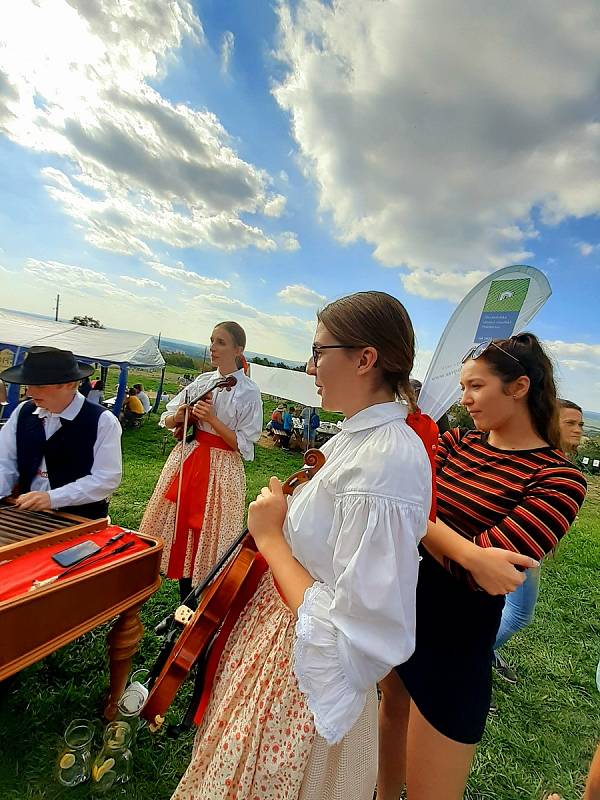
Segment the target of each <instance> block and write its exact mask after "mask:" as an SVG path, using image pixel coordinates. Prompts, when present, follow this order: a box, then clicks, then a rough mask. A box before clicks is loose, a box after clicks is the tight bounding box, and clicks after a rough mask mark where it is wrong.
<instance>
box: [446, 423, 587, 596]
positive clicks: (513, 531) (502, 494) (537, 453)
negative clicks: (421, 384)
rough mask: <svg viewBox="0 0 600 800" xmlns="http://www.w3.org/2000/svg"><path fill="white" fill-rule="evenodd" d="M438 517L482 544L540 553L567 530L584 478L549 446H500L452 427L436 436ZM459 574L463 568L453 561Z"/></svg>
mask: <svg viewBox="0 0 600 800" xmlns="http://www.w3.org/2000/svg"><path fill="white" fill-rule="evenodd" d="M436 467H437V469H436V474H437V503H438V507H437V514H438V517H439V518H440V519H441V520H442V521H443V522H445V523H446V524H447V525H449V526H450V527H451V528H453V529H454V530H455V531H457V532H458V533H460V534H462V535H463V536H464V537H465V538H467V539H471V540H472V541H474V542H475V543H476V544H478V545H480V546H481V547H502V548H504V549H505V550H513V551H515V552H518V553H523V554H524V555H528V556H532V557H533V558H535V559H540V558H542V556H544V555H545V554H546V553H549V552H550V551H551V550H552V549H553V548H554V547H555V546H556V544H557V543H558V541H559V540H560V539H561V537H562V536H564V535H565V533H566V532H567V531H568V530H569V527H570V526H571V524H572V522H573V520H574V519H575V516H576V514H577V512H578V511H579V509H580V507H581V505H582V503H583V500H584V498H585V492H586V488H587V484H586V482H585V479H584V477H583V475H582V474H581V472H580V471H579V470H578V469H577V467H574V466H573V465H572V464H571V463H570V462H569V461H567V459H566V458H565V456H564V455H563V454H562V453H561V452H560V451H559V450H554V449H553V448H551V447H542V448H537V449H535V450H510V451H509V450H499V449H498V448H496V447H492V445H490V444H488V442H487V434H486V433H484V432H482V431H469V430H463V429H459V428H454V429H453V430H451V431H448V432H447V433H444V434H443V435H442V436H440V439H439V444H438V450H437V457H436ZM447 567H448V569H449V570H450V571H451V572H452V573H453V574H454V575H456V577H460V578H461V579H467V581H468V582H469V583H470V584H471V585H473V582H472V580H470V581H469V580H468V573H466V572H465V570H463V568H462V567H459V566H458V565H457V564H455V563H453V562H449V563H448V564H447Z"/></svg>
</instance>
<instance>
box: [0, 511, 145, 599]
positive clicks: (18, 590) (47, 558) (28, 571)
mask: <svg viewBox="0 0 600 800" xmlns="http://www.w3.org/2000/svg"><path fill="white" fill-rule="evenodd" d="M116 533H123V534H124V536H123V538H122V539H120V540H119V541H117V542H115V543H114V545H110V547H108V548H107V549H106V550H101V551H100V552H99V553H98V554H97V556H96V555H93V556H90V557H89V559H86V561H82V562H81V565H80V566H79V567H78V568H77V569H73V570H71V571H69V574H68V577H65V579H64V580H65V581H67V580H70V579H71V578H76V577H79V576H80V575H83V574H84V573H86V572H91V571H92V570H94V569H99V568H100V567H106V566H107V565H108V564H111V563H113V562H116V561H120V560H121V559H126V558H129V557H130V556H132V555H133V554H134V553H139V552H140V551H141V550H145V549H146V548H147V547H150V545H149V544H148V542H145V541H144V540H143V539H142V538H141V537H140V536H138V535H137V534H136V533H133V532H132V531H128V530H126V529H124V528H120V527H119V526H118V525H110V526H109V527H108V528H104V529H103V530H101V531H95V532H94V533H85V534H83V535H81V536H75V537H73V538H72V539H69V540H68V541H64V542H58V543H56V544H50V545H46V546H45V547H40V549H39V550H33V551H31V552H30V553H25V554H24V555H22V556H19V557H18V558H15V559H13V560H12V561H8V562H7V563H5V564H2V565H0V601H3V600H9V599H10V598H12V597H18V596H20V595H22V594H27V592H28V591H29V589H30V588H31V584H32V583H33V581H34V580H38V581H43V580H45V579H46V578H51V577H54V575H60V574H62V573H63V572H64V571H65V567H61V566H59V565H58V564H57V563H56V561H53V560H52V556H53V555H54V554H55V553H59V552H60V551H61V550H66V549H67V548H68V547H74V546H75V545H76V544H81V543H82V542H85V541H87V540H88V539H91V540H92V541H93V542H95V543H96V544H97V545H98V546H99V547H102V545H103V544H106V542H108V540H109V539H110V538H112V537H113V536H114V535H115V534H116ZM126 542H134V544H133V547H130V548H129V549H128V550H125V552H123V553H117V555H115V556H111V555H110V553H112V551H113V550H115V549H116V548H118V547H121V545H123V544H125V543H126ZM100 556H106V557H105V558H102V559H100ZM96 557H97V558H98V559H99V560H98V561H97V562H96V561H94V559H95V558H96ZM88 562H90V563H88ZM61 583H62V580H59V581H58V582H57V583H54V584H49V585H52V586H59V585H60V584H61Z"/></svg>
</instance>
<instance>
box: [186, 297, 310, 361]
mask: <svg viewBox="0 0 600 800" xmlns="http://www.w3.org/2000/svg"><path fill="white" fill-rule="evenodd" d="M184 318H185V319H186V320H187V324H188V326H189V321H190V320H193V321H194V325H195V326H197V328H198V329H203V330H206V331H207V332H208V334H210V331H211V330H212V328H213V327H214V325H215V324H216V323H217V322H219V321H220V320H223V319H235V320H236V322H239V323H240V325H242V327H243V328H244V330H245V331H246V334H247V337H248V350H253V351H255V352H258V353H270V354H272V355H276V356H279V357H280V358H288V359H291V360H295V361H305V360H306V359H307V358H308V356H309V354H310V346H311V343H312V337H313V335H314V331H315V328H316V319H315V320H313V321H307V320H303V319H300V318H299V317H295V316H292V315H290V314H267V313H265V312H264V311H260V310H259V309H258V308H255V307H254V306H251V305H249V304H248V303H244V302H243V301H241V300H238V299H236V298H232V297H226V296H224V295H218V294H214V293H208V292H207V293H202V294H199V295H197V296H196V297H194V298H192V299H191V300H190V301H188V302H187V303H186V304H185V317H184Z"/></svg>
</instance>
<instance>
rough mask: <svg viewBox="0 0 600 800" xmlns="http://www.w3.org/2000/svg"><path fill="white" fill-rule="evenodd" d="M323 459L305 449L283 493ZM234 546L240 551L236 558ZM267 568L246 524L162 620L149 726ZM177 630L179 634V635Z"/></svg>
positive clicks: (147, 709)
mask: <svg viewBox="0 0 600 800" xmlns="http://www.w3.org/2000/svg"><path fill="white" fill-rule="evenodd" d="M324 463H325V456H324V455H323V454H322V453H321V451H320V450H316V449H310V450H307V451H306V453H305V455H304V465H303V467H302V469H300V470H299V471H298V472H295V473H294V474H293V475H291V476H290V477H289V478H288V479H287V480H286V481H285V483H284V484H283V486H282V488H283V492H284V494H287V495H291V494H292V493H293V491H294V489H295V488H296V487H297V486H299V485H300V484H302V483H305V482H306V481H309V480H310V479H311V478H312V476H313V475H315V473H316V472H317V471H318V470H319V469H320V468H321V467H322V466H323V464H324ZM238 548H239V550H238ZM236 550H238V552H237V554H236V555H235V557H233V558H232V556H233V554H234V553H235V552H236ZM265 569H266V562H265V560H264V559H263V557H262V556H261V555H260V554H259V553H258V551H257V549H256V545H255V543H254V540H253V539H252V537H251V535H250V533H249V532H248V529H247V528H246V529H245V530H244V531H243V532H242V533H241V534H240V535H239V536H238V538H237V539H236V541H234V542H233V544H232V545H231V546H230V547H229V548H228V550H227V552H226V553H225V554H224V555H223V557H222V558H221V559H220V560H219V562H218V563H217V564H216V565H215V567H214V568H213V570H212V571H211V573H210V574H209V575H208V576H207V578H206V579H205V580H204V581H203V582H202V583H201V584H199V585H198V586H197V587H196V588H195V589H194V590H193V592H192V594H191V595H190V596H189V597H187V598H186V601H184V604H183V605H181V606H179V607H178V608H177V609H176V611H175V613H174V615H173V616H172V617H171V618H170V619H167V620H163V623H161V625H160V626H159V627H163V628H164V627H166V625H168V624H169V623H170V625H171V630H170V632H169V635H168V637H167V642H166V645H165V651H164V652H163V653H161V654H160V655H159V657H158V660H157V663H156V664H155V667H154V668H153V670H152V673H156V674H155V675H152V674H151V688H150V693H149V695H148V699H147V700H146V703H145V705H144V707H143V708H142V710H141V716H142V717H143V718H144V719H146V720H147V721H148V722H149V724H150V725H149V726H150V729H151V730H153V731H155V730H158V729H159V728H160V727H161V725H162V723H163V721H164V715H165V713H166V711H167V709H168V708H169V706H170V705H171V703H172V702H173V699H174V697H175V695H176V693H177V691H178V689H179V688H180V686H181V684H182V683H183V682H184V680H185V679H186V678H187V677H188V675H189V673H190V671H191V669H192V668H193V667H194V665H196V664H198V665H199V667H198V668H199V669H200V664H201V663H202V662H203V663H204V665H205V666H206V664H207V662H208V663H209V664H210V660H211V659H210V655H211V654H210V648H211V645H212V644H213V642H214V640H215V638H216V637H217V634H218V633H219V632H220V631H221V629H222V628H223V629H226V630H227V632H229V631H230V630H231V628H232V627H233V625H234V624H235V622H236V621H237V617H238V616H239V615H240V614H241V612H242V610H243V608H244V606H245V605H246V603H247V602H248V599H249V598H250V597H251V596H252V594H253V592H254V590H255V589H256V586H257V585H258V582H259V580H260V578H261V577H262V574H263V573H264V571H265ZM192 596H193V597H194V598H196V599H197V600H198V607H197V609H196V610H195V611H192V609H190V608H189V607H188V606H187V605H185V602H187V601H189V600H190V599H192ZM236 601H237V606H236ZM232 608H233V611H232ZM230 612H231V614H230ZM233 616H235V619H233V618H232V617H233ZM175 625H177V626H179V627H178V628H177V627H175ZM179 630H181V632H180V633H179V635H178V636H177V633H178V632H179ZM218 655H220V651H219V653H218V654H217V657H214V656H215V654H214V653H213V659H212V662H213V673H214V670H216V666H217V663H218Z"/></svg>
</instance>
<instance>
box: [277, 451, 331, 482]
mask: <svg viewBox="0 0 600 800" xmlns="http://www.w3.org/2000/svg"><path fill="white" fill-rule="evenodd" d="M324 463H325V456H324V455H323V453H322V452H321V451H320V450H317V449H316V447H311V448H310V450H307V451H306V453H305V454H304V465H303V467H302V469H299V470H298V472H294V474H293V475H290V477H289V478H288V479H287V480H286V481H285V483H284V484H283V485H282V487H281V488H282V489H283V493H284V494H292V493H293V492H294V489H295V488H296V487H297V486H300V484H301V483H306V482H307V481H309V480H310V479H311V478H312V477H313V475H314V474H315V473H316V472H318V471H319V470H320V469H321V467H322V466H323V464H324Z"/></svg>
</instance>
